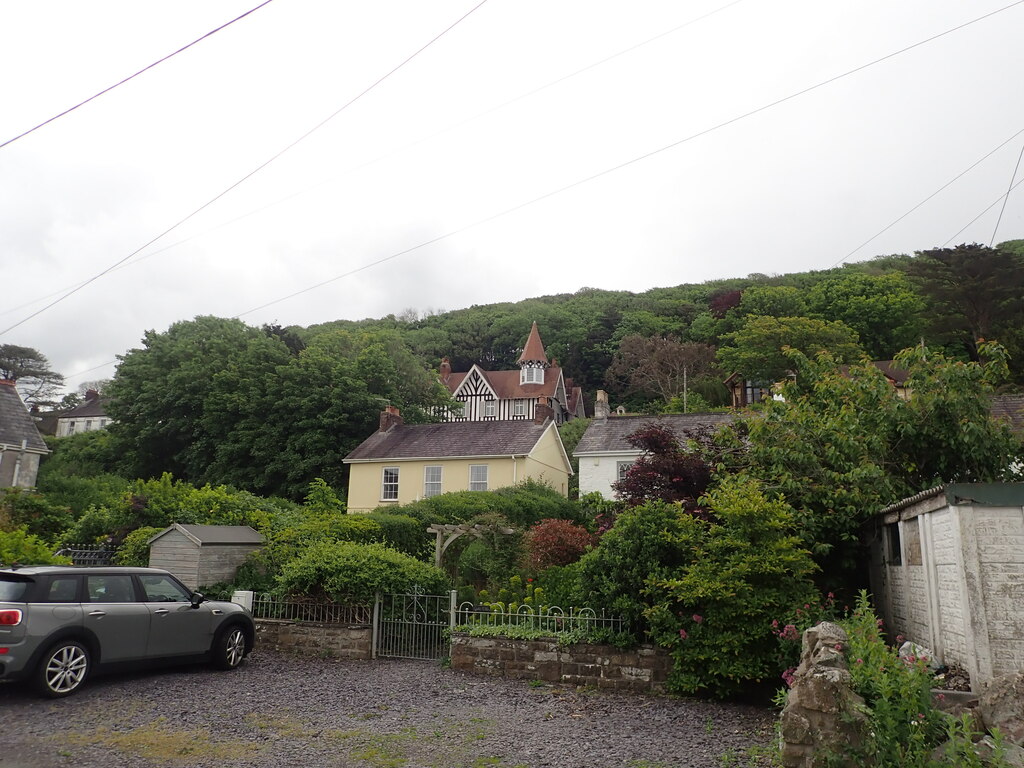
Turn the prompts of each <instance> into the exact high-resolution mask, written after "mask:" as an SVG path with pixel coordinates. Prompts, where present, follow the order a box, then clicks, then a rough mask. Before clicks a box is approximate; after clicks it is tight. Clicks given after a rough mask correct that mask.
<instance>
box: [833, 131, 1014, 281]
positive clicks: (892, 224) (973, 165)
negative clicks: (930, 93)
mask: <svg viewBox="0 0 1024 768" xmlns="http://www.w3.org/2000/svg"><path fill="white" fill-rule="evenodd" d="M1022 133H1024V128H1021V129H1020V130H1019V131H1017V132H1016V133H1015V134H1013V136H1011V137H1010V138H1008V139H1007V140H1006V141H1004V142H1002V143H1001V144H1000V145H999V146H998V147H996V148H995V149H993V150H991V151H990V152H987V153H985V155H983V156H982V157H981V158H979V159H978V160H976V161H975V162H973V163H971V165H969V166H968V167H967V168H965V169H964V170H962V171H960V173H958V174H957V175H956V176H954V177H953V178H952V179H950V180H949V181H947V182H946V183H945V184H943V185H942V186H941V187H939V188H938V189H937V190H935V191H934V192H932V193H931V194H930V195H928V197H926V198H925V199H924V200H922V201H921V202H919V203H918V204H917V205H915V206H914V207H913V208H911V209H910V210H909V211H907V212H906V213H904V214H903V215H902V216H900V217H899V218H896V219H893V221H892V222H890V223H889V224H887V225H886V226H885V227H883V228H882V229H880V230H878V231H877V232H876V233H875V234H873V235H872V236H871V237H869V238H868V239H867V240H865V241H864V242H863V243H861V244H860V245H858V246H857V247H856V248H854V249H853V250H852V251H850V252H849V253H848V254H846V255H845V256H843V258H841V259H840V260H839V261H837V262H835V263H834V264H833V265H832V266H831V267H829V269H834V268H835V267H838V266H839V265H840V264H842V263H843V262H844V261H847V260H848V259H849V258H850V257H851V256H853V254H855V253H856V252H857V251H859V250H860V249H861V248H863V247H864V246H865V245H867V244H868V243H870V242H872V241H873V240H875V239H877V238H879V237H881V236H882V235H884V234H885V233H886V232H888V231H889V230H890V229H892V228H893V227H895V226H896V225H897V224H899V223H900V222H901V221H903V220H904V219H905V218H907V216H909V215H910V214H912V213H913V212H914V211H916V210H917V209H918V208H920V207H921V206H922V205H924V204H925V203H927V202H928V201H929V200H931V199H932V198H933V197H935V196H936V195H938V194H939V193H940V192H942V191H943V190H945V189H946V188H948V187H950V186H952V185H953V183H954V182H957V181H959V180H960V179H961V178H962V177H964V176H966V175H967V174H968V173H969V172H970V171H973V170H974V169H975V168H977V167H978V166H979V165H981V164H982V163H983V162H984V161H986V160H988V159H989V158H990V157H992V155H994V154H995V153H996V152H998V151H999V150H1000V149H1002V148H1003V147H1005V146H1006V145H1007V144H1009V143H1010V142H1011V141H1013V140H1014V139H1015V138H1017V137H1018V136H1020V135H1021V134H1022ZM1017 162H1018V163H1020V160H1019V159H1018V161H1017ZM1010 183H1011V184H1012V183H1013V182H1012V181H1011V182H1010ZM989 207H991V206H989ZM986 210H987V209H986ZM968 226H969V225H968ZM965 229H966V227H965ZM961 231H963V230H961ZM954 237H955V235H954Z"/></svg>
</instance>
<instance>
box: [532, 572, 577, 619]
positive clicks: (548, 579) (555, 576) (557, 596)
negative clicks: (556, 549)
mask: <svg viewBox="0 0 1024 768" xmlns="http://www.w3.org/2000/svg"><path fill="white" fill-rule="evenodd" d="M582 573H583V565H582V561H581V560H577V561H576V562H575V563H570V564H569V565H553V566H551V567H550V568H546V569H545V570H543V571H541V572H540V573H539V574H537V576H536V578H535V580H534V583H535V584H536V585H537V587H538V588H540V589H543V590H544V596H545V600H546V601H547V603H548V605H557V606H558V607H559V608H562V609H568V608H578V607H581V606H585V605H586V601H585V599H584V598H583V592H584V589H583V581H582Z"/></svg>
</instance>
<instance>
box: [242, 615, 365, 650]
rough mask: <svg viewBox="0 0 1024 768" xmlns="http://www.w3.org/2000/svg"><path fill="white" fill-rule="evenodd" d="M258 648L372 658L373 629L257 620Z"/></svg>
mask: <svg viewBox="0 0 1024 768" xmlns="http://www.w3.org/2000/svg"><path fill="white" fill-rule="evenodd" d="M256 648H270V649H272V650H275V651H287V652H289V653H297V654H299V655H301V656H316V657H318V658H338V659H370V658H372V657H373V628H372V627H370V626H358V625H356V626H345V625H338V624H313V623H310V622H301V623H300V622H294V621H281V620H278V619H257V620H256Z"/></svg>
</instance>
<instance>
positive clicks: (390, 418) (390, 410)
mask: <svg viewBox="0 0 1024 768" xmlns="http://www.w3.org/2000/svg"><path fill="white" fill-rule="evenodd" d="M404 423H405V422H404V421H402V413H401V411H399V410H398V409H397V408H395V406H393V405H389V406H388V407H387V408H385V409H384V410H383V411H381V412H380V430H379V431H381V432H387V431H388V430H389V429H391V428H392V427H394V426H397V425H399V424H404Z"/></svg>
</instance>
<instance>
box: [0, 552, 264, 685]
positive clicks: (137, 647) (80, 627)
mask: <svg viewBox="0 0 1024 768" xmlns="http://www.w3.org/2000/svg"><path fill="white" fill-rule="evenodd" d="M255 635H256V631H255V625H254V624H253V620H252V616H251V615H250V614H249V612H248V611H247V610H246V609H245V608H243V607H242V606H240V605H235V604H234V603H223V602H214V601H209V600H206V599H205V598H204V597H203V596H202V595H201V594H200V593H198V592H192V591H191V590H189V589H188V588H187V587H185V586H184V585H183V584H182V583H181V582H180V581H178V580H177V579H176V578H175V577H174V576H173V575H171V574H170V573H168V572H167V571H162V570H159V569H157V568H117V567H107V568H103V567H90V568H77V567H73V566H38V567H35V566H33V567H24V568H6V569H0V680H22V679H28V680H30V681H31V682H32V683H33V685H34V686H35V687H36V689H37V690H38V691H39V692H40V693H42V694H43V695H45V696H50V697H58V696H67V695H69V694H71V693H74V692H75V691H76V690H77V689H78V688H79V686H81V685H82V683H84V682H85V680H86V679H87V678H88V677H89V675H90V674H92V673H93V672H98V671H99V670H101V669H110V668H112V667H117V666H128V665H136V664H143V663H154V662H187V661H200V660H205V661H210V662H212V663H213V664H214V666H216V667H218V668H220V669H234V668H235V667H237V666H238V665H239V664H241V663H242V660H243V659H244V658H245V656H247V655H248V654H249V652H250V651H251V650H252V646H253V640H254V638H255Z"/></svg>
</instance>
